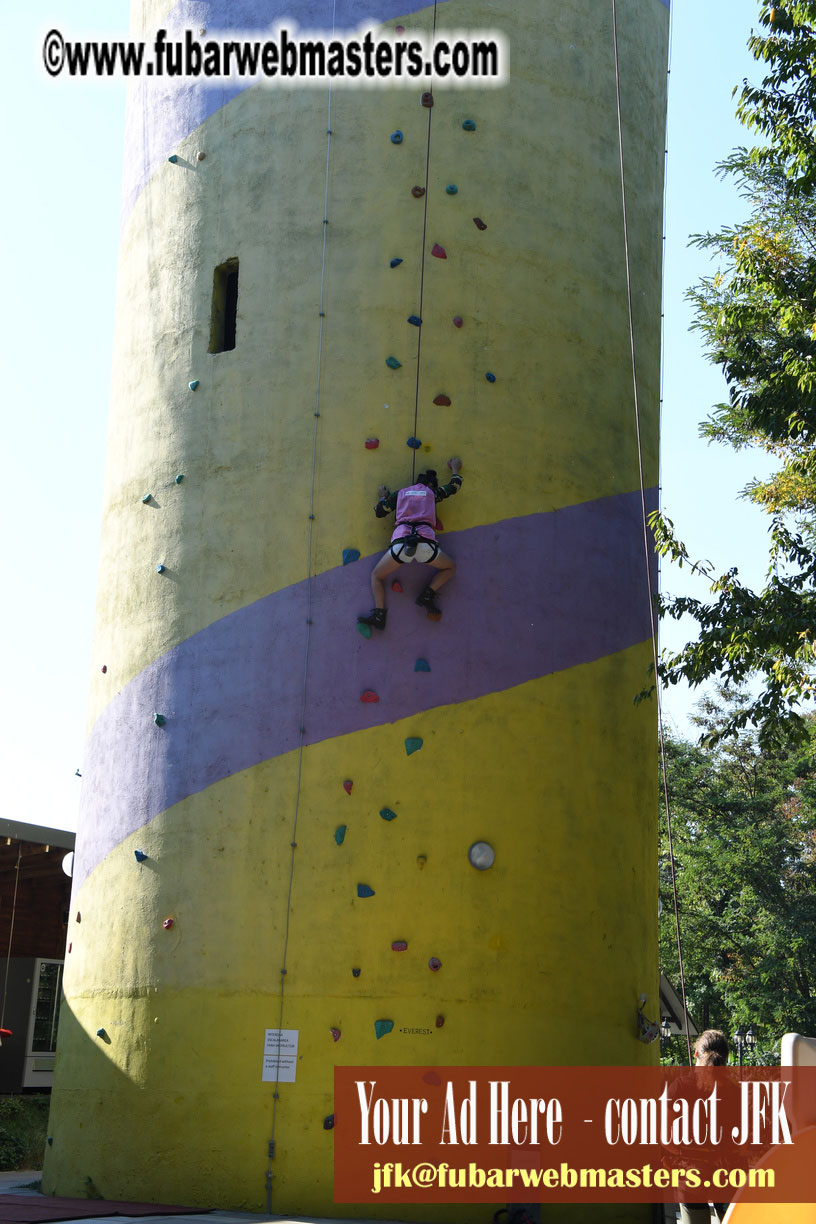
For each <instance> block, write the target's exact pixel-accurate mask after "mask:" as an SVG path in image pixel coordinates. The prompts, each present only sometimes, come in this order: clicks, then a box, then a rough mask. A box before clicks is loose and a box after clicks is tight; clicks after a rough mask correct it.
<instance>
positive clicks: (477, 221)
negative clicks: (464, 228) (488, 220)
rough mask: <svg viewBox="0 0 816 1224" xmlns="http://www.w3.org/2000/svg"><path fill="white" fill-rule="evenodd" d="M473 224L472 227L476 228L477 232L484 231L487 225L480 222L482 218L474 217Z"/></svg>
mask: <svg viewBox="0 0 816 1224" xmlns="http://www.w3.org/2000/svg"><path fill="white" fill-rule="evenodd" d="M473 224H474V225H475V226H476V228H477V229H479V230H486V229H487V225H486V224H485V222H484V221H483V220H482V218H481V217H474V218H473Z"/></svg>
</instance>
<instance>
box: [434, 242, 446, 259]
mask: <svg viewBox="0 0 816 1224" xmlns="http://www.w3.org/2000/svg"><path fill="white" fill-rule="evenodd" d="M431 254H432V255H433V256H434V258H435V259H447V258H448V256H447V253H446V251H445V248H444V247H443V246H440V245H439V243H438V242H435V243H434V244H433V246H432V247H431Z"/></svg>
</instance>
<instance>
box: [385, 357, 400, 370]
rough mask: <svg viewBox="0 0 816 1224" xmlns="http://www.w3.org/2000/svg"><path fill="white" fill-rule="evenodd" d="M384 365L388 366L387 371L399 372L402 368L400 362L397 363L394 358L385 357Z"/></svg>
mask: <svg viewBox="0 0 816 1224" xmlns="http://www.w3.org/2000/svg"><path fill="white" fill-rule="evenodd" d="M385 364H386V365H387V366H388V368H389V370H399V369H400V367H401V366H402V362H401V361H397V359H396V357H386V359H385Z"/></svg>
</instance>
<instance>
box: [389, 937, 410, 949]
mask: <svg viewBox="0 0 816 1224" xmlns="http://www.w3.org/2000/svg"><path fill="white" fill-rule="evenodd" d="M391 951H392V952H407V951H408V944H407V942H406V940H404V939H395V940H394V942H393V943H392V945H391Z"/></svg>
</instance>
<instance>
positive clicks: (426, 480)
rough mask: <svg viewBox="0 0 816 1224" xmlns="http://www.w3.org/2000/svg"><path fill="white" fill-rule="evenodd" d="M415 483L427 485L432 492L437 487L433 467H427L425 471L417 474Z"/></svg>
mask: <svg viewBox="0 0 816 1224" xmlns="http://www.w3.org/2000/svg"><path fill="white" fill-rule="evenodd" d="M417 484H424V485H427V487H428V488H429V489H433V490H434V492H436V490H437V489H438V488H439V481H438V480H437V479H436V472H435V471H434V470H433V468H428V470H427V472H420V473H419V475H418V476H417Z"/></svg>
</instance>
